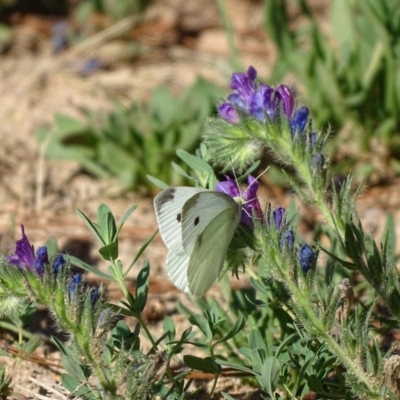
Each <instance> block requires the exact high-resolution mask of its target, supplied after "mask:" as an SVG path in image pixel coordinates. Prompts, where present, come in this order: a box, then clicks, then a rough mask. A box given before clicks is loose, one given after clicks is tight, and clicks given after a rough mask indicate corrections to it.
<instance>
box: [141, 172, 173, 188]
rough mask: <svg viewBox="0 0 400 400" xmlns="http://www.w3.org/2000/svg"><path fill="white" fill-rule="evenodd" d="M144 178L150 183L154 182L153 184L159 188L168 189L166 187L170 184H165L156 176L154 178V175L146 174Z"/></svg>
mask: <svg viewBox="0 0 400 400" xmlns="http://www.w3.org/2000/svg"><path fill="white" fill-rule="evenodd" d="M146 178H147V179H148V180H149V181H150V182H151V183H152V184H154V185H155V186H158V187H159V188H161V189H168V188H169V187H170V186H169V185H167V184H166V183H165V182H163V181H160V180H159V179H157V178H154V176H151V175H146Z"/></svg>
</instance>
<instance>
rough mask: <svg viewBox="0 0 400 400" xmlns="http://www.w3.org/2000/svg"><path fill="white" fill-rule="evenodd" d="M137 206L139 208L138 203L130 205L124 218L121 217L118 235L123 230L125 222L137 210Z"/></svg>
mask: <svg viewBox="0 0 400 400" xmlns="http://www.w3.org/2000/svg"><path fill="white" fill-rule="evenodd" d="M136 208H137V206H136V205H133V206H132V207H129V209H128V210H127V211H126V212H125V214H124V215H123V216H122V219H121V221H120V223H119V226H118V230H117V235H118V234H119V233H120V231H121V229H122V227H123V226H124V224H125V222H126V221H127V220H128V218H129V217H130V216H131V214H132V213H133V212H134V211H135V210H136Z"/></svg>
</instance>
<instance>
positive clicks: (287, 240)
mask: <svg viewBox="0 0 400 400" xmlns="http://www.w3.org/2000/svg"><path fill="white" fill-rule="evenodd" d="M293 243H294V233H293V231H292V230H287V231H285V232H283V236H282V237H281V239H280V241H279V248H280V250H281V251H282V250H283V249H284V248H285V246H287V247H288V248H289V249H292V248H293Z"/></svg>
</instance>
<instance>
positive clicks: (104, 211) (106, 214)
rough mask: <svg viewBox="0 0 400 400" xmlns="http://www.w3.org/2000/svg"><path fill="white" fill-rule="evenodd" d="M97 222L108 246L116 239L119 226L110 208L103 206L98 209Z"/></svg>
mask: <svg viewBox="0 0 400 400" xmlns="http://www.w3.org/2000/svg"><path fill="white" fill-rule="evenodd" d="M97 220H98V225H99V227H100V230H101V233H102V237H103V240H104V241H105V243H106V244H109V243H111V242H112V241H114V240H115V239H116V235H117V226H116V224H115V219H114V216H113V215H112V212H111V210H110V208H109V207H108V206H107V205H106V204H101V205H100V206H99V208H98V209H97Z"/></svg>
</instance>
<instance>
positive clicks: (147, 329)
mask: <svg viewBox="0 0 400 400" xmlns="http://www.w3.org/2000/svg"><path fill="white" fill-rule="evenodd" d="M135 317H136V319H137V320H138V321H139V323H140V325H141V327H142V328H143V329H144V331H145V332H146V336H147V338H148V339H149V340H150V342H151V344H152V348H151V350H150V352H149V353H151V352H153V351H154V352H155V351H156V350H157V348H158V347H157V345H156V342H155V340H154V338H153V336H152V335H151V333H150V331H149V328H147V325H146V323H145V322H144V320H143V318H142V316H141V314H137V315H135Z"/></svg>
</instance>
